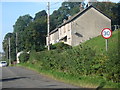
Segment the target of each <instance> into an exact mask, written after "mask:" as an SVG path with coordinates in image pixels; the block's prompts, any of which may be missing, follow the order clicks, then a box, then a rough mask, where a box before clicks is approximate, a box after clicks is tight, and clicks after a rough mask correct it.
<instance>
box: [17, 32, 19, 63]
mask: <svg viewBox="0 0 120 90" xmlns="http://www.w3.org/2000/svg"><path fill="white" fill-rule="evenodd" d="M17 43H18V33H17V32H16V60H17V53H18V44H17ZM17 63H19V61H18V60H17Z"/></svg>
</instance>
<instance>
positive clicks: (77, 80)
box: [17, 63, 120, 88]
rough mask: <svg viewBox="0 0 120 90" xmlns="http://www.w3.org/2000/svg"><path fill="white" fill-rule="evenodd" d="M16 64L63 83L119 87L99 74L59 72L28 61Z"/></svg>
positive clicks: (94, 86) (95, 86)
mask: <svg viewBox="0 0 120 90" xmlns="http://www.w3.org/2000/svg"><path fill="white" fill-rule="evenodd" d="M17 66H22V67H25V68H28V69H31V70H34V71H36V72H38V73H39V74H42V75H43V76H46V77H48V78H52V79H54V80H58V81H61V82H64V83H68V84H71V85H75V86H78V87H82V88H97V87H102V88H119V86H120V84H119V83H113V82H110V81H107V80H105V79H104V78H102V77H100V76H73V75H70V74H68V73H65V72H60V71H56V70H44V69H41V68H40V67H39V65H35V64H30V63H21V64H18V65H17Z"/></svg>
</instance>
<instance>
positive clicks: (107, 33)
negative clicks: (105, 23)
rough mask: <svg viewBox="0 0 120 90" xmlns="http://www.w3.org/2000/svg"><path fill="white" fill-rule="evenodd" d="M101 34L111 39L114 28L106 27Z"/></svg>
mask: <svg viewBox="0 0 120 90" xmlns="http://www.w3.org/2000/svg"><path fill="white" fill-rule="evenodd" d="M101 35H102V37H103V38H105V39H109V38H110V37H111V36H112V30H110V29H109V28H104V29H103V30H102V32H101Z"/></svg>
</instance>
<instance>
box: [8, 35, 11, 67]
mask: <svg viewBox="0 0 120 90" xmlns="http://www.w3.org/2000/svg"><path fill="white" fill-rule="evenodd" d="M8 42H9V65H11V55H10V52H11V50H10V37H9V39H8Z"/></svg>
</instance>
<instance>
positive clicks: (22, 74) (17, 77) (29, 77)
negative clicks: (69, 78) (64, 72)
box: [0, 67, 79, 88]
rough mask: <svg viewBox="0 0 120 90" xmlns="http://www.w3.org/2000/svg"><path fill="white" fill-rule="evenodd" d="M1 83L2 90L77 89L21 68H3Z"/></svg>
mask: <svg viewBox="0 0 120 90" xmlns="http://www.w3.org/2000/svg"><path fill="white" fill-rule="evenodd" d="M1 82H2V88H79V87H76V86H72V85H69V84H65V83H63V82H59V81H56V80H53V79H50V78H48V77H46V76H43V75H40V74H38V73H36V72H34V71H32V70H28V69H25V68H23V67H3V68H2V79H1V78H0V83H1Z"/></svg>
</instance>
